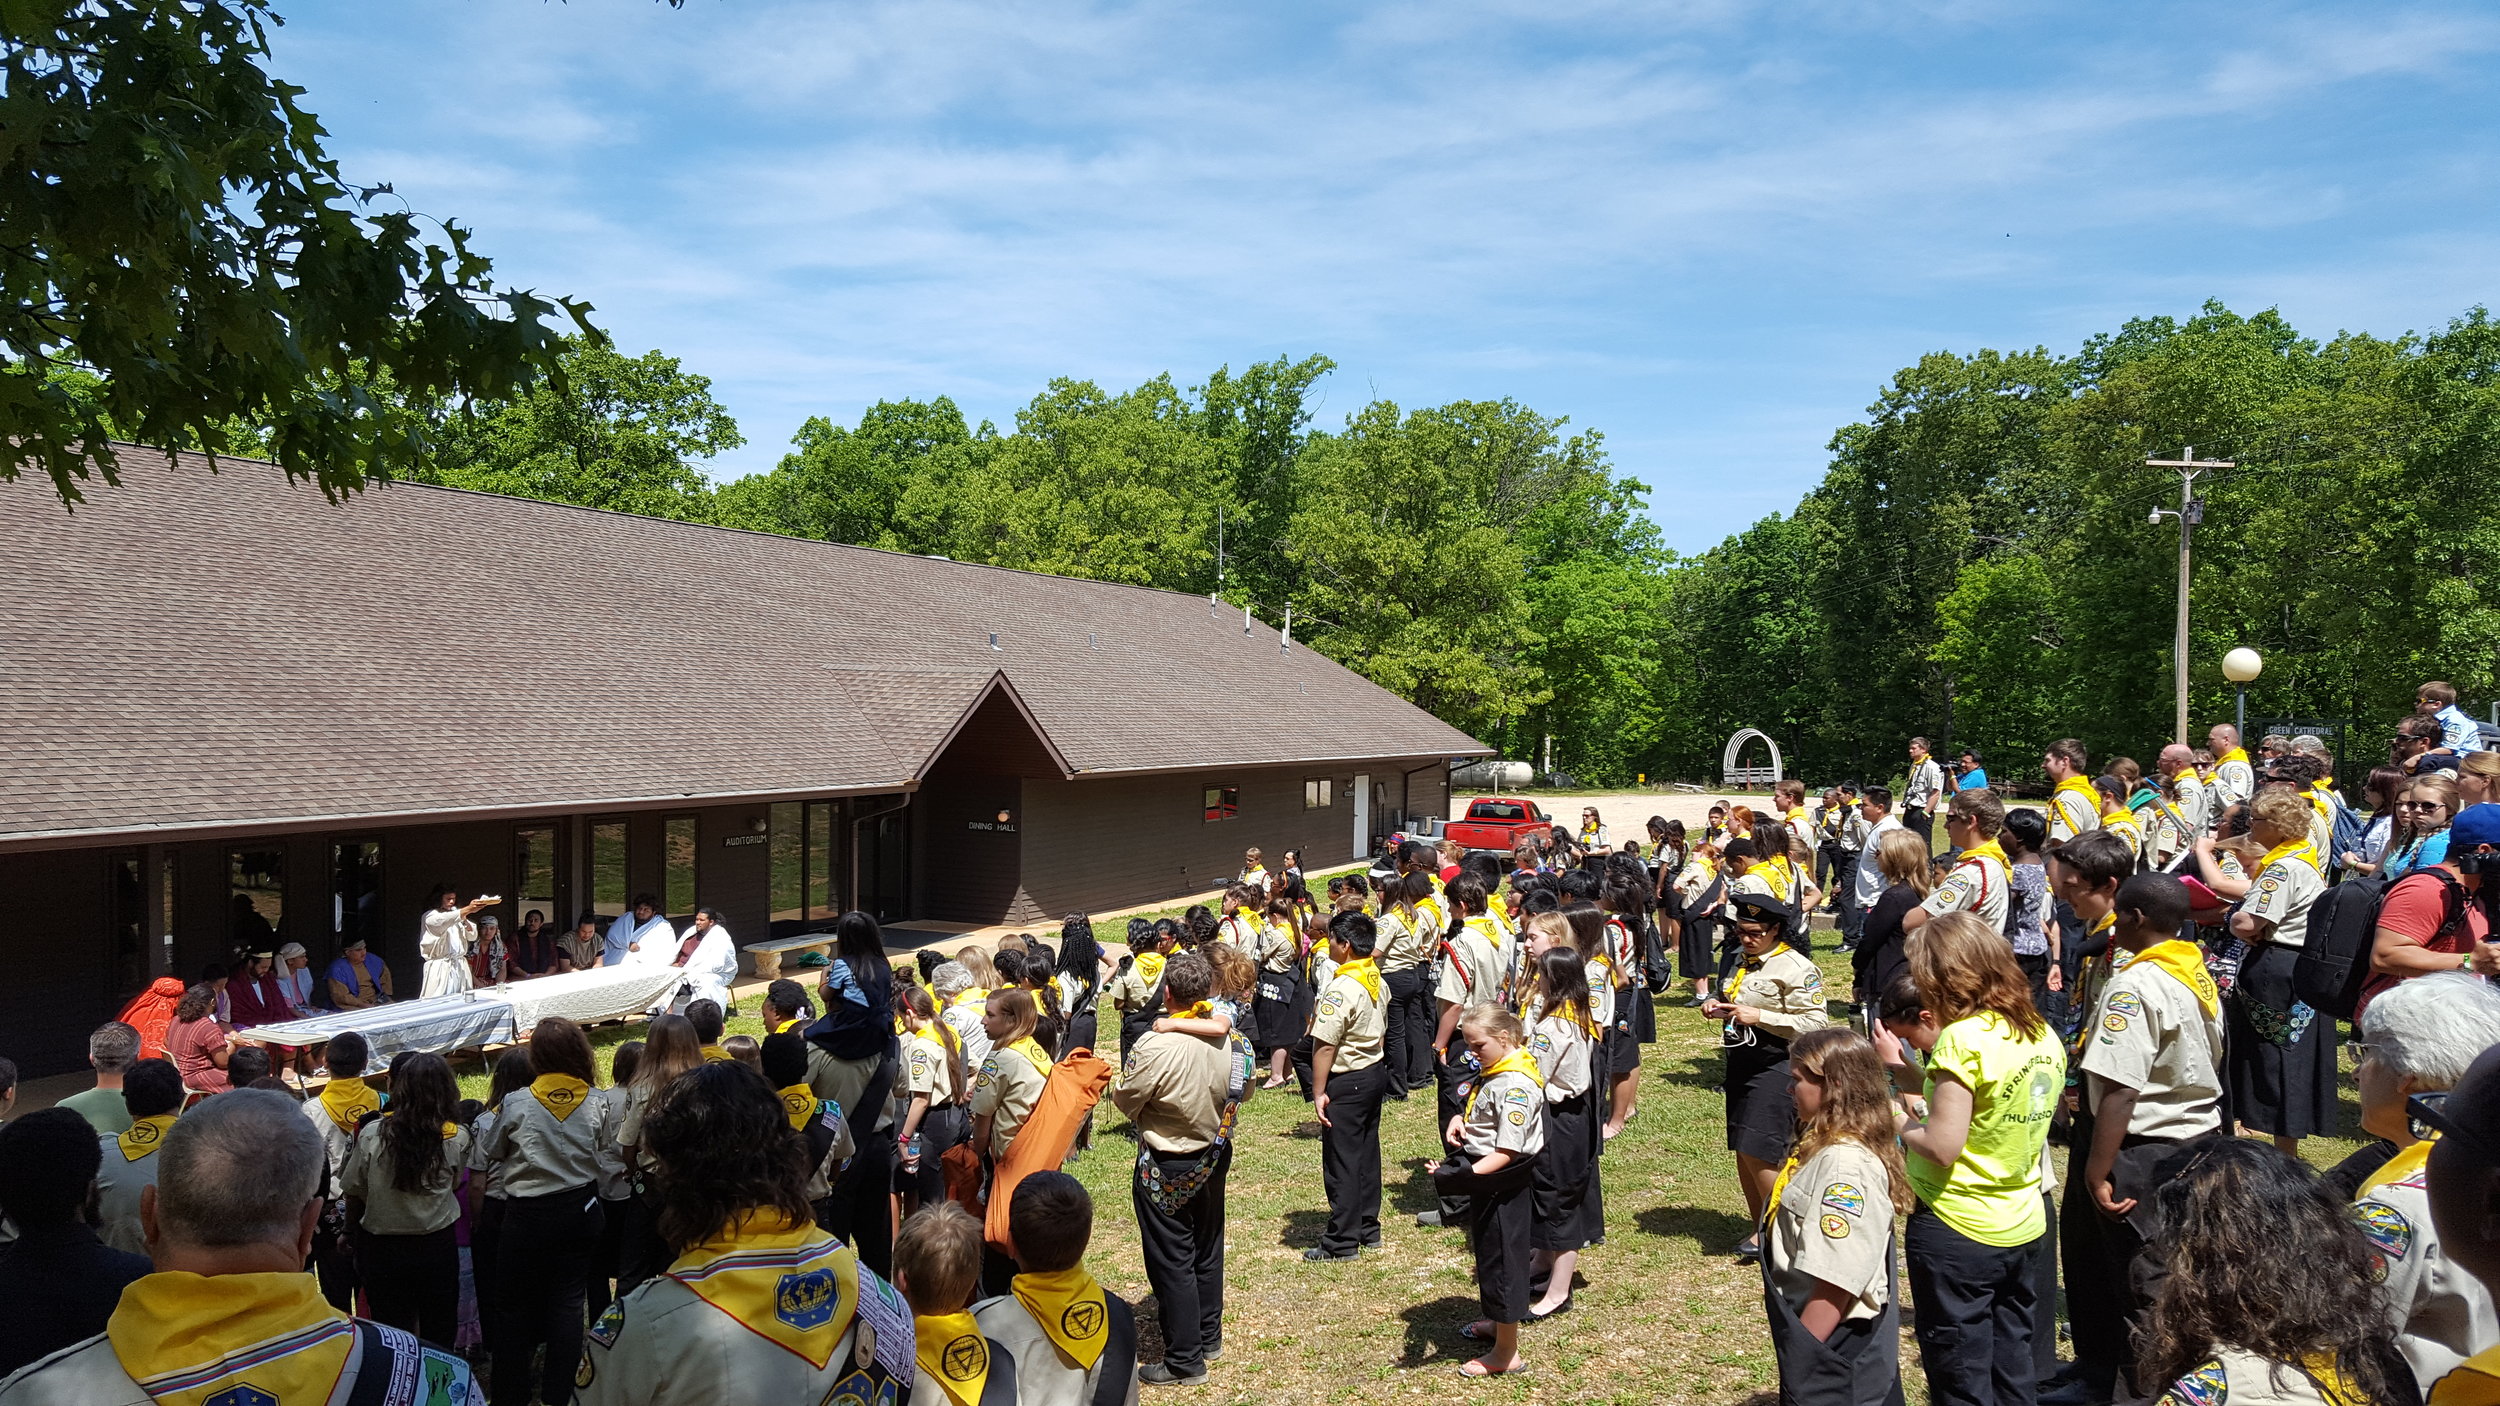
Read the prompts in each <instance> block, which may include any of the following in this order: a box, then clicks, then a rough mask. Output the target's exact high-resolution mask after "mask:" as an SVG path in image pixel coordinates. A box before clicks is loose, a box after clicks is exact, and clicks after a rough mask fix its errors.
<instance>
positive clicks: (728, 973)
mask: <svg viewBox="0 0 2500 1406" xmlns="http://www.w3.org/2000/svg"><path fill="white" fill-rule="evenodd" d="M670 965H672V966H677V967H682V968H684V969H685V972H686V981H685V984H684V985H682V986H680V987H678V988H677V992H676V994H675V995H673V996H672V997H670V998H669V1003H668V1009H670V1010H671V1011H674V1012H676V1013H677V1014H679V1015H683V1014H685V1011H686V1007H688V1006H690V1005H693V1004H694V1003H695V1002H697V1001H715V1002H718V1003H719V1005H720V1008H721V1013H722V1014H723V1015H727V1014H730V1013H731V1012H732V1010H733V1007H732V1006H731V1005H730V1001H729V984H730V983H731V982H733V981H736V980H737V979H738V944H737V943H736V942H734V941H732V940H731V938H730V936H729V926H728V924H726V923H723V922H722V921H721V917H720V910H719V909H718V908H703V909H698V910H697V911H696V912H695V915H694V926H692V927H690V928H688V929H686V935H685V936H684V937H682V938H680V939H678V942H677V952H676V956H675V959H674V960H673V961H672V962H671V963H670Z"/></svg>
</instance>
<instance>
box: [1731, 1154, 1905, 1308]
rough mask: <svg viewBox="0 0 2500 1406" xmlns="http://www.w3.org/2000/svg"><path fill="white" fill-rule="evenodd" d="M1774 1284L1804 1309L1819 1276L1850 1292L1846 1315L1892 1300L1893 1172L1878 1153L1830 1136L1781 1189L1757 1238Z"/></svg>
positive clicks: (1822, 1279)
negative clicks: (1886, 1168)
mask: <svg viewBox="0 0 2500 1406" xmlns="http://www.w3.org/2000/svg"><path fill="white" fill-rule="evenodd" d="M1762 1254H1763V1258H1764V1259H1765V1260H1767V1261H1768V1262H1769V1264H1770V1267H1771V1286H1772V1287H1773V1288H1774V1289H1776V1290H1778V1292H1779V1296H1780V1297H1781V1298H1783V1299H1786V1300H1787V1301H1788V1306H1789V1307H1790V1308H1792V1309H1803V1308H1804V1307H1805V1304H1806V1300H1807V1299H1809V1298H1811V1297H1813V1294H1814V1286H1815V1283H1816V1281H1818V1280H1819V1281H1821V1282H1823V1283H1825V1284H1829V1285H1831V1286H1832V1287H1833V1288H1835V1289H1838V1290H1840V1291H1841V1292H1842V1293H1844V1294H1847V1295H1848V1296H1849V1311H1848V1313H1847V1314H1846V1315H1844V1319H1858V1318H1873V1317H1875V1316H1876V1315H1878V1314H1880V1313H1882V1312H1883V1311H1884V1305H1885V1304H1887V1303H1889V1302H1891V1300H1892V1286H1891V1283H1890V1280H1891V1277H1892V1273H1891V1272H1892V1178H1891V1177H1890V1176H1889V1175H1887V1174H1886V1173H1885V1171H1884V1163H1883V1159H1881V1158H1879V1157H1877V1156H1876V1155H1875V1154H1874V1153H1872V1152H1869V1151H1867V1150H1866V1149H1865V1148H1863V1147H1860V1146H1858V1145H1857V1144H1856V1143H1854V1142H1835V1143H1833V1144H1831V1145H1830V1146H1828V1147H1825V1148H1824V1149H1822V1150H1821V1151H1819V1152H1817V1153H1815V1154H1814V1155H1813V1156H1812V1157H1810V1158H1808V1159H1807V1160H1806V1164H1805V1165H1804V1166H1802V1167H1799V1168H1798V1169H1797V1170H1796V1171H1795V1172H1793V1173H1791V1174H1790V1175H1789V1177H1788V1184H1787V1185H1786V1186H1784V1187H1782V1188H1781V1189H1780V1199H1779V1205H1778V1206H1777V1207H1776V1208H1775V1209H1774V1211H1773V1213H1772V1216H1771V1233H1770V1234H1769V1235H1766V1236H1764V1237H1763V1240H1762Z"/></svg>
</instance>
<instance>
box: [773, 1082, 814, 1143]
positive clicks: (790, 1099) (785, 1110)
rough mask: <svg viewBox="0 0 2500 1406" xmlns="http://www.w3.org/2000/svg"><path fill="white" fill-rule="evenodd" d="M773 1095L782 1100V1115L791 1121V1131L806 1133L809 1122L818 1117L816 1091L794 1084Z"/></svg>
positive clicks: (804, 1085) (803, 1085) (777, 1090)
mask: <svg viewBox="0 0 2500 1406" xmlns="http://www.w3.org/2000/svg"><path fill="white" fill-rule="evenodd" d="M773 1095H774V1097H776V1098H779V1099H780V1100H781V1115H782V1116H783V1117H785V1118H787V1119H789V1120H790V1128H791V1131H793V1132H804V1131H806V1130H807V1120H808V1119H810V1118H813V1117H815V1116H816V1090H815V1089H813V1088H811V1087H810V1086H808V1085H806V1084H792V1085H791V1086H790V1087H788V1088H786V1089H775V1090H773Z"/></svg>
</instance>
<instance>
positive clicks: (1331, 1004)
mask: <svg viewBox="0 0 2500 1406" xmlns="http://www.w3.org/2000/svg"><path fill="white" fill-rule="evenodd" d="M1319 1008H1320V1009H1321V1010H1323V1011H1325V1012H1327V1013H1328V1014H1330V1015H1335V1014H1336V1013H1337V1012H1339V1011H1341V1010H1344V1009H1345V996H1344V995H1343V994H1342V993H1340V992H1336V991H1331V992H1329V993H1328V994H1327V995H1326V996H1324V997H1321V998H1320V1003H1319Z"/></svg>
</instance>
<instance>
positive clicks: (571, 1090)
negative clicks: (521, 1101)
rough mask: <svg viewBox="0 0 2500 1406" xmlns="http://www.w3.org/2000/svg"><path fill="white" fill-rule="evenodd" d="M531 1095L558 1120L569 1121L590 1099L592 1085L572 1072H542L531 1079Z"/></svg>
mask: <svg viewBox="0 0 2500 1406" xmlns="http://www.w3.org/2000/svg"><path fill="white" fill-rule="evenodd" d="M530 1097H531V1098H534V1099H536V1100H538V1102H539V1106H540V1107H542V1108H545V1109H546V1110H547V1111H548V1112H550V1113H552V1114H554V1115H556V1121H557V1122H559V1123H563V1122H569V1121H571V1119H572V1117H573V1115H574V1114H575V1113H577V1112H579V1111H581V1106H582V1104H583V1103H584V1102H585V1101H586V1100H588V1099H589V1097H590V1085H588V1084H585V1083H583V1082H582V1081H581V1080H579V1079H576V1078H574V1077H573V1076H572V1075H570V1074H541V1075H539V1076H538V1077H537V1078H535V1079H532V1080H530Z"/></svg>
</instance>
